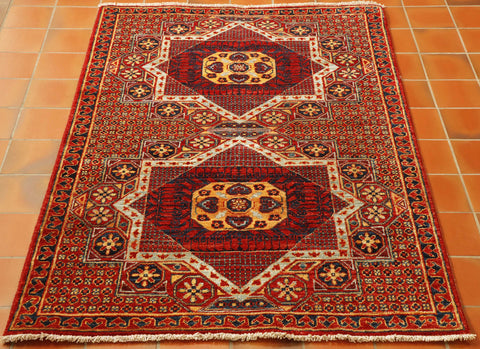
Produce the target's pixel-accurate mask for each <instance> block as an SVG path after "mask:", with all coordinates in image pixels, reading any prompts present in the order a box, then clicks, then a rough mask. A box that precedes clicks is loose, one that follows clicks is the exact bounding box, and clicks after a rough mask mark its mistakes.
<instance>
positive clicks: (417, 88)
mask: <svg viewBox="0 0 480 349" xmlns="http://www.w3.org/2000/svg"><path fill="white" fill-rule="evenodd" d="M403 87H404V90H405V95H406V97H407V101H408V105H409V106H410V107H412V108H413V107H426V108H428V107H433V106H434V103H433V98H432V94H431V93H430V88H429V87H428V84H427V82H426V81H403Z"/></svg>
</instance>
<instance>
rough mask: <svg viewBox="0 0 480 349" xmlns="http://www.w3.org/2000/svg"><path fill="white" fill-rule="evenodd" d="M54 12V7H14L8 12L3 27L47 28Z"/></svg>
mask: <svg viewBox="0 0 480 349" xmlns="http://www.w3.org/2000/svg"><path fill="white" fill-rule="evenodd" d="M52 10H53V8H52V7H26V6H13V7H12V8H10V9H9V10H8V15H7V16H6V17H5V22H3V27H4V28H9V27H25V28H46V27H48V23H50V18H51V16H52Z"/></svg>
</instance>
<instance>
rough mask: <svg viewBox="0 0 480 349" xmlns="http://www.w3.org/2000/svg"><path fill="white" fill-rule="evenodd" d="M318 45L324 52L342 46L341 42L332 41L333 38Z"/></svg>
mask: <svg viewBox="0 0 480 349" xmlns="http://www.w3.org/2000/svg"><path fill="white" fill-rule="evenodd" d="M320 44H321V45H322V47H323V48H324V49H325V50H329V51H335V50H338V49H339V48H340V47H342V46H343V42H342V41H341V40H338V39H334V38H330V39H326V40H322V41H321V42H320Z"/></svg>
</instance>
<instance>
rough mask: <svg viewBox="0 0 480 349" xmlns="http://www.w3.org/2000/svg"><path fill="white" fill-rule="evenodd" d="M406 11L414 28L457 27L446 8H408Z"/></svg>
mask: <svg viewBox="0 0 480 349" xmlns="http://www.w3.org/2000/svg"><path fill="white" fill-rule="evenodd" d="M406 10H407V15H408V18H409V19H410V24H411V25H412V28H449V27H455V23H453V20H452V17H451V16H450V12H448V9H447V8H446V7H407V8H406Z"/></svg>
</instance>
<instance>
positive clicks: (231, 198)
mask: <svg viewBox="0 0 480 349" xmlns="http://www.w3.org/2000/svg"><path fill="white" fill-rule="evenodd" d="M286 217H287V198H286V194H285V192H284V191H282V190H280V189H278V188H276V187H274V186H273V185H271V184H270V183H267V182H247V183H235V182H233V183H232V182H218V183H211V184H208V185H206V186H204V187H203V188H201V189H199V190H197V191H195V192H194V193H193V195H192V218H193V219H194V220H195V221H196V222H197V223H199V224H200V225H201V226H203V227H204V228H206V229H208V230H210V231H224V230H252V229H255V230H267V229H272V228H273V227H275V226H276V225H277V224H279V223H280V222H281V221H283V220H284V219H285V218H286Z"/></svg>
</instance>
